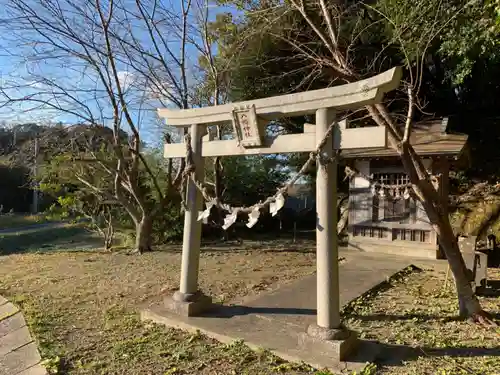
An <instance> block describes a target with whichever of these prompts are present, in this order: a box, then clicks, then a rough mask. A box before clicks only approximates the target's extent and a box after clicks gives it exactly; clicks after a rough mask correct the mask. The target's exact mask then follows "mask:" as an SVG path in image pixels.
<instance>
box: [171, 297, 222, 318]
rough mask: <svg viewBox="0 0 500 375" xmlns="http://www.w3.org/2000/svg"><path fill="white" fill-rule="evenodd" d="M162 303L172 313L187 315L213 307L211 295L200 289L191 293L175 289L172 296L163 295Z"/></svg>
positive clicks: (194, 314)
mask: <svg viewBox="0 0 500 375" xmlns="http://www.w3.org/2000/svg"><path fill="white" fill-rule="evenodd" d="M164 305H165V307H166V308H167V309H169V310H170V311H172V312H173V313H175V314H178V315H181V316H187V317H189V316H198V315H201V314H202V313H204V312H206V311H208V310H210V309H211V308H212V307H213V304H212V297H210V296H207V295H205V294H203V293H202V292H201V291H198V292H196V293H193V294H185V293H181V292H179V291H177V292H175V293H174V295H173V296H172V297H165V299H164Z"/></svg>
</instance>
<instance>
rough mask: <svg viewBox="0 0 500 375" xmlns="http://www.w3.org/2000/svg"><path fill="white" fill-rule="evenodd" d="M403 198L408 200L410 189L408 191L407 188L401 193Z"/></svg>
mask: <svg viewBox="0 0 500 375" xmlns="http://www.w3.org/2000/svg"><path fill="white" fill-rule="evenodd" d="M403 198H404V199H410V189H408V187H406V188H405V191H404V193H403Z"/></svg>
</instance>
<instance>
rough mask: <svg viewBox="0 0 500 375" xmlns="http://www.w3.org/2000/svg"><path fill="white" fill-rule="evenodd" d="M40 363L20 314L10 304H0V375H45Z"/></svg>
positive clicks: (35, 347) (34, 344)
mask: <svg viewBox="0 0 500 375" xmlns="http://www.w3.org/2000/svg"><path fill="white" fill-rule="evenodd" d="M0 297H1V296H0ZM3 300H5V299H3ZM40 361H41V358H40V353H39V352H38V348H37V346H36V343H35V342H34V340H33V338H32V337H31V334H30V331H29V329H28V327H27V325H26V321H25V319H24V317H23V315H22V313H21V312H20V311H19V309H18V308H17V307H16V306H14V305H13V304H12V303H10V302H6V303H3V304H1V305H0V375H14V374H20V375H46V374H47V371H46V369H45V368H44V367H43V366H42V365H40Z"/></svg>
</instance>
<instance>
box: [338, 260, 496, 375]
mask: <svg viewBox="0 0 500 375" xmlns="http://www.w3.org/2000/svg"><path fill="white" fill-rule="evenodd" d="M488 271H489V278H490V279H491V280H492V281H491V282H490V284H491V285H492V286H493V288H492V289H491V290H489V294H490V296H489V297H486V296H483V297H480V299H481V303H482V306H483V308H484V309H485V310H487V311H490V312H492V313H493V314H494V315H495V317H496V319H500V304H499V302H500V297H499V296H500V294H499V292H500V270H499V269H489V270H488ZM444 281H445V272H444V271H437V270H430V269H428V270H424V271H423V272H416V273H412V274H411V275H409V276H407V277H406V278H404V279H403V280H400V281H398V282H396V283H394V284H393V285H392V287H391V288H390V289H388V290H386V291H384V292H382V293H380V294H378V295H376V296H374V297H368V298H366V299H360V300H358V301H356V304H355V306H354V310H353V311H352V312H350V313H348V314H347V316H346V324H347V325H348V326H350V327H351V328H353V329H355V330H357V331H358V332H360V334H361V337H362V338H365V339H369V340H377V341H380V342H381V343H383V344H385V346H384V350H383V355H384V357H385V360H381V366H379V367H380V370H379V371H378V372H377V374H391V375H409V374H418V375H419V374H429V375H431V374H432V375H460V374H463V375H466V374H470V375H472V374H474V375H498V374H500V329H499V328H496V329H495V328H482V327H480V326H478V325H475V324H472V323H469V322H467V321H459V320H457V319H455V314H456V311H457V302H456V294H455V288H454V286H452V285H451V284H452V283H451V282H450V281H449V282H448V285H447V286H446V287H444Z"/></svg>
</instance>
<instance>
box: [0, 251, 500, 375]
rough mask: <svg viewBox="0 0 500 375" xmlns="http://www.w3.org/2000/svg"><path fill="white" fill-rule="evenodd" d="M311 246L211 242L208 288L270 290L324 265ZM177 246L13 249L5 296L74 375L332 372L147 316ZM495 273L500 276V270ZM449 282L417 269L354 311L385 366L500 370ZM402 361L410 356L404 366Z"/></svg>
mask: <svg viewBox="0 0 500 375" xmlns="http://www.w3.org/2000/svg"><path fill="white" fill-rule="evenodd" d="M60 245H61V244H60ZM308 249H311V246H310V244H307V243H305V244H304V243H299V244H297V245H295V249H293V248H291V247H290V246H280V245H279V244H278V245H276V244H274V245H273V247H270V246H269V244H257V243H254V244H253V245H250V246H246V248H239V249H238V250H236V251H234V250H233V251H228V250H229V249H228V248H225V247H219V248H217V249H215V248H212V249H209V248H208V249H205V251H204V252H203V253H202V256H201V264H200V266H201V276H200V283H201V286H202V289H203V290H204V291H205V292H206V293H207V294H210V295H212V296H214V297H215V298H216V299H218V300H219V301H230V300H232V299H239V298H241V297H243V296H248V295H252V294H258V293H261V292H263V291H266V290H268V289H270V288H274V287H276V286H278V285H279V284H280V283H286V282H289V281H290V280H293V279H296V278H298V277H301V276H304V275H307V274H310V273H311V272H313V271H314V252H312V251H308ZM166 250H169V251H163V252H155V253H150V254H144V255H143V256H135V255H134V256H132V255H125V254H122V253H114V254H111V253H100V252H90V251H80V252H74V251H72V252H65V251H53V252H44V253H21V254H12V255H8V256H3V257H1V258H0V274H1V275H2V278H0V294H2V295H4V296H6V297H8V298H10V299H12V300H13V301H14V302H17V303H18V304H19V305H20V307H21V308H22V309H23V311H24V313H25V315H26V316H27V318H28V320H29V323H30V325H31V327H32V330H33V332H34V334H35V335H36V337H37V339H38V341H39V343H40V346H41V351H42V355H43V357H44V358H45V359H46V360H47V366H48V367H49V368H54V369H55V368H59V370H60V372H59V373H63V374H64V373H67V374H134V375H135V374H152V375H153V374H154V375H156V374H160V375H165V374H207V375H208V374H279V373H286V374H314V373H317V374H324V373H322V372H316V371H315V370H313V369H311V368H309V367H308V366H302V365H295V364H290V363H287V362H284V361H282V360H280V359H279V358H276V357H274V356H272V355H270V354H269V353H268V352H266V351H260V352H252V351H250V350H249V349H248V348H247V347H246V346H245V345H244V344H242V343H239V342H235V343H234V344H233V345H221V344H219V343H217V342H214V341H213V340H210V339H208V338H205V337H203V336H200V335H189V334H186V333H184V332H181V331H177V330H172V329H165V328H164V327H161V326H156V325H144V324H142V323H141V322H140V321H139V319H138V315H137V314H136V309H137V307H138V306H139V305H141V304H142V303H143V302H144V301H146V300H148V299H149V298H151V297H154V296H157V295H158V294H160V293H161V292H165V291H168V292H170V291H173V290H175V289H176V288H177V287H178V284H177V283H178V274H179V265H180V255H179V254H178V253H177V252H174V251H172V250H174V248H170V249H166ZM293 250H295V251H293ZM492 276H493V278H496V279H497V280H500V274H499V273H498V272H496V273H495V274H494V275H492ZM443 280H444V274H442V273H438V272H435V271H425V272H420V273H414V274H411V275H410V276H407V277H406V278H405V279H404V280H402V281H400V282H397V283H395V284H394V285H393V287H392V288H390V289H388V290H386V291H384V292H381V294H379V295H376V296H374V297H368V298H365V299H364V300H360V301H358V303H356V304H354V306H353V310H352V311H350V312H349V313H347V315H346V318H347V321H346V322H347V324H348V325H349V326H350V327H352V328H354V329H356V330H358V331H359V332H361V334H362V335H363V337H365V338H367V339H376V340H380V341H381V342H383V343H385V344H386V345H387V346H386V350H385V351H384V353H385V354H386V355H387V354H388V359H387V360H386V361H385V362H384V363H383V364H380V365H379V368H378V369H377V373H380V374H393V375H410V374H417V375H420V374H429V375H431V374H432V375H434V374H436V375H438V374H439V375H455V374H478V375H479V374H481V375H493V374H500V372H499V369H500V360H499V358H500V357H499V355H500V354H499V353H498V343H499V342H500V340H499V331H495V330H486V329H482V328H478V327H477V326H474V325H470V324H468V323H466V322H458V321H454V320H452V319H450V317H451V316H452V315H453V312H454V308H455V298H454V296H453V291H452V289H451V287H448V288H447V289H443V288H442V284H443ZM483 304H484V306H485V307H486V308H487V309H489V310H491V311H493V312H497V313H498V310H499V304H498V298H494V297H491V298H483ZM400 346H401V347H400ZM408 346H411V347H412V348H413V349H408ZM495 346H496V347H497V352H496V353H497V354H496V355H497V356H496V357H494V356H493V354H494V353H495V352H494V348H495ZM445 347H449V348H448V349H445ZM405 348H406V349H405ZM450 348H451V349H450ZM483 354H486V355H485V356H483ZM401 360H405V361H407V363H405V365H404V366H402V365H401V364H400V363H399V362H398V361H401ZM373 373H374V372H371V373H369V372H367V374H365V375H370V374H373Z"/></svg>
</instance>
